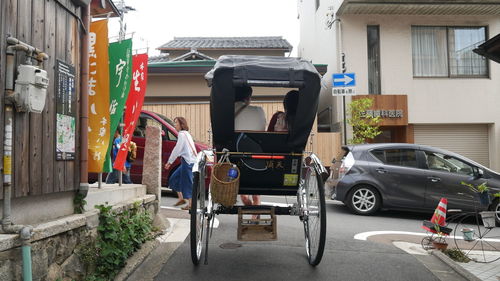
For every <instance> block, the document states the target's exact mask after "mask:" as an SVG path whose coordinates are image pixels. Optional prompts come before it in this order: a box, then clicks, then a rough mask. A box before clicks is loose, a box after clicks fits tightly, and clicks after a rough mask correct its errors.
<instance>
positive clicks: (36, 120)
mask: <svg viewBox="0 0 500 281" xmlns="http://www.w3.org/2000/svg"><path fill="white" fill-rule="evenodd" d="M32 3H33V10H32V11H33V12H32V23H33V24H32V30H31V39H32V40H31V41H32V44H33V46H35V47H37V48H39V49H41V48H43V45H44V39H45V38H44V37H45V36H44V33H45V32H44V31H45V30H44V21H45V1H33V2H32ZM29 133H30V146H29V149H30V150H31V151H30V160H29V163H30V167H31V168H30V174H29V177H30V187H29V188H30V192H29V194H30V195H40V194H42V169H40V168H39V167H41V166H42V142H43V128H42V116H41V114H36V113H33V114H30V130H29Z"/></svg>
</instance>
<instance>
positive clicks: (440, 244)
mask: <svg viewBox="0 0 500 281" xmlns="http://www.w3.org/2000/svg"><path fill="white" fill-rule="evenodd" d="M434 214H435V216H436V222H438V221H440V218H441V215H440V214H439V213H438V212H437V210H436V212H435V213H434ZM434 230H435V231H436V235H437V237H436V238H435V239H432V245H433V246H434V249H436V250H440V251H444V250H446V248H448V243H447V242H446V234H445V233H444V232H443V231H441V226H440V225H439V224H438V223H434Z"/></svg>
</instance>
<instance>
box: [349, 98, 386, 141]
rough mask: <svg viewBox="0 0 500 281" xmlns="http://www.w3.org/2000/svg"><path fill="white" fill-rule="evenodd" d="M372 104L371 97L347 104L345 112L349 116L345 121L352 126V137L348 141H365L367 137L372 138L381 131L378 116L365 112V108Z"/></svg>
mask: <svg viewBox="0 0 500 281" xmlns="http://www.w3.org/2000/svg"><path fill="white" fill-rule="evenodd" d="M372 105H373V99H371V98H362V99H357V100H353V101H352V102H351V103H350V104H349V108H348V110H347V112H348V114H349V115H350V118H349V119H347V123H348V124H349V125H351V126H352V131H353V137H352V139H350V140H349V143H351V144H360V143H365V142H366V140H367V139H373V138H374V137H376V136H378V135H380V133H382V132H381V131H380V130H379V125H378V124H379V123H380V121H382V120H381V119H380V116H377V117H374V116H372V115H367V114H366V110H367V109H369V108H370V107H371V106H372Z"/></svg>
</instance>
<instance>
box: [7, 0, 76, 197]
mask: <svg viewBox="0 0 500 281" xmlns="http://www.w3.org/2000/svg"><path fill="white" fill-rule="evenodd" d="M0 7H1V15H0V21H1V26H0V103H1V104H2V105H3V104H4V95H5V92H4V88H5V51H6V47H7V45H6V41H5V38H6V36H7V35H10V36H12V37H15V38H17V39H19V40H21V41H23V42H25V43H27V44H30V45H31V46H34V47H36V48H38V49H41V50H42V51H44V52H45V53H47V54H48V55H49V60H48V61H46V62H45V63H44V65H43V69H45V70H46V71H47V72H48V74H49V79H50V84H49V88H48V90H47V99H46V103H45V109H44V111H43V113H42V114H36V113H14V134H13V139H14V142H13V144H14V152H13V157H12V159H13V163H12V164H13V165H12V168H13V173H14V174H13V190H14V191H13V193H14V195H15V197H22V196H30V195H40V194H47V193H55V192H62V191H69V190H75V189H76V188H77V187H78V183H79V159H80V155H79V150H80V144H79V142H78V140H79V138H80V136H79V132H80V123H79V118H80V116H79V108H80V100H79V96H80V80H79V76H80V72H79V71H80V35H81V33H82V32H83V31H82V29H81V26H80V23H79V22H78V20H77V19H76V18H75V17H74V16H73V15H71V13H69V12H68V11H67V10H69V11H71V12H73V13H74V14H76V15H81V13H80V8H77V7H76V6H74V5H73V3H72V2H71V1H70V0H0ZM17 54H18V56H17V59H16V61H17V62H24V61H25V55H24V53H22V52H18V53H17ZM57 59H59V60H61V61H63V62H66V63H68V64H70V65H73V66H74V67H75V76H76V81H75V87H76V95H77V108H78V113H77V116H76V140H77V143H76V147H75V149H76V152H77V153H76V159H75V160H71V161H56V154H55V150H56V111H55V107H56V104H55V103H56V95H55V87H54V85H55V82H56V80H55V77H54V74H55V65H56V60H57ZM3 111H4V108H3V106H0V125H1V127H2V128H0V142H1V143H2V146H0V151H1V152H0V154H2V155H1V156H2V157H3V150H2V149H1V147H3V127H4V126H3V124H4V116H3ZM0 181H2V179H0ZM0 194H1V193H0ZM0 196H1V195H0Z"/></svg>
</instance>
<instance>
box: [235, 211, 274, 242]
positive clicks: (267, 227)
mask: <svg viewBox="0 0 500 281" xmlns="http://www.w3.org/2000/svg"><path fill="white" fill-rule="evenodd" d="M276 218H277V217H276V214H275V212H274V208H270V209H267V210H266V209H254V210H252V209H244V208H241V207H240V208H238V240H240V241H271V240H276V239H277V238H278V235H277V232H276V229H277V228H276Z"/></svg>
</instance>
